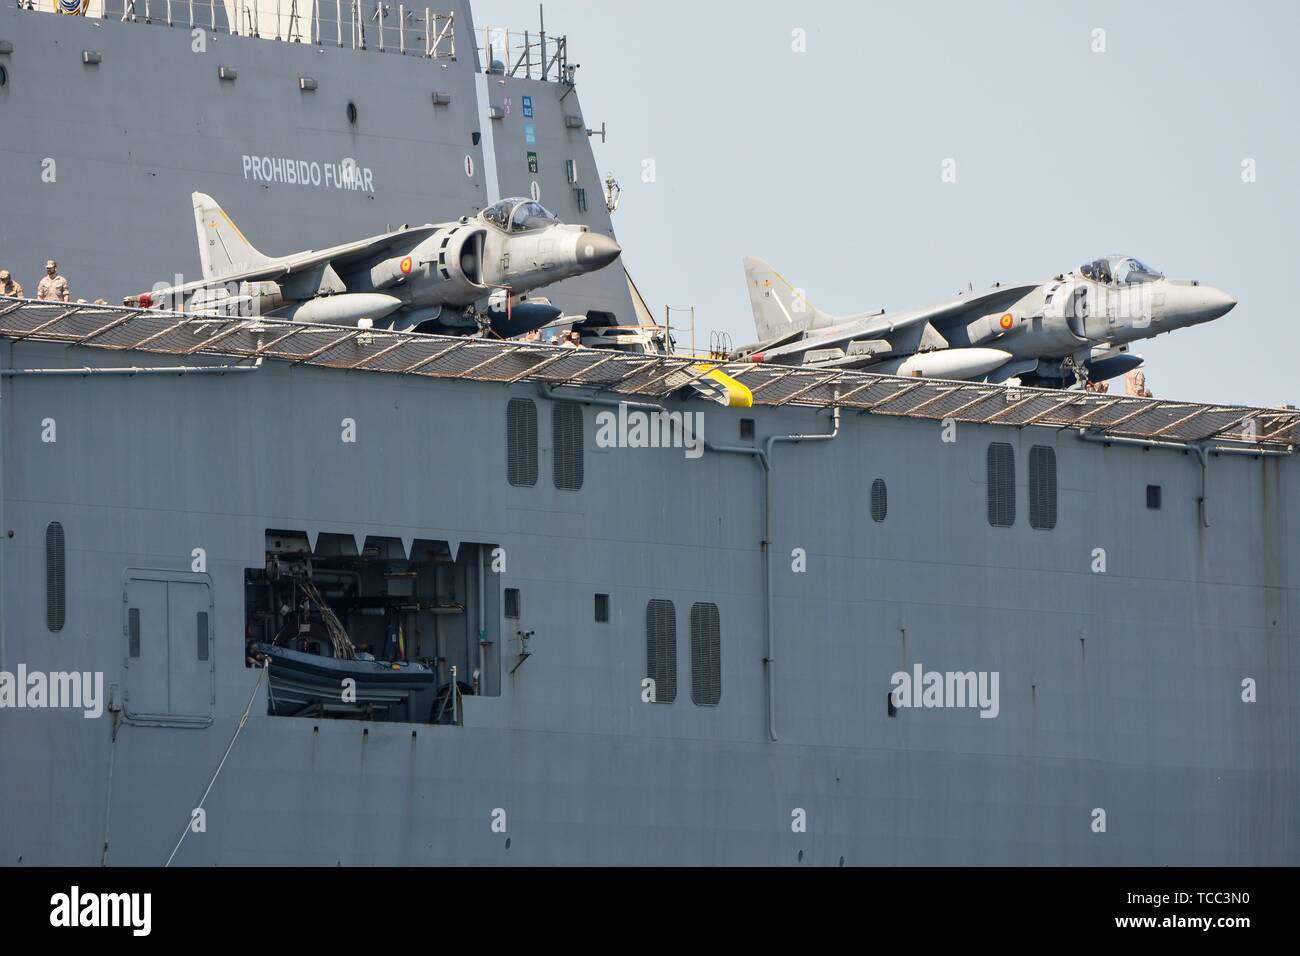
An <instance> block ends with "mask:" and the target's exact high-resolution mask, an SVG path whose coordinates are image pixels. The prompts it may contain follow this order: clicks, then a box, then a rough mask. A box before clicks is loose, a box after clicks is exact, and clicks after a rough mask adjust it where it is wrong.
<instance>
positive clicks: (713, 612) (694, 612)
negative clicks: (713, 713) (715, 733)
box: [691, 604, 722, 707]
mask: <svg viewBox="0 0 1300 956" xmlns="http://www.w3.org/2000/svg"><path fill="white" fill-rule="evenodd" d="M721 699H722V623H721V619H720V616H719V614H718V606H717V605H716V604H692V605H691V700H693V701H694V702H695V703H696V704H698V705H699V706H700V707H716V706H717V705H718V701H719V700H721Z"/></svg>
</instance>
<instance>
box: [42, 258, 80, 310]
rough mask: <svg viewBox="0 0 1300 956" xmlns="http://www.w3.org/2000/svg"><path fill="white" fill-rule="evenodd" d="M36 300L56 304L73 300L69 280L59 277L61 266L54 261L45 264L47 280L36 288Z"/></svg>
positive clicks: (43, 280) (49, 260) (47, 261)
mask: <svg viewBox="0 0 1300 956" xmlns="http://www.w3.org/2000/svg"><path fill="white" fill-rule="evenodd" d="M36 298H38V299H52V300H54V301H55V302H67V301H68V300H69V299H71V298H72V293H71V292H69V291H68V280H67V279H65V278H63V276H61V275H59V264H58V263H57V262H55V261H54V260H53V259H48V260H46V262H45V278H44V279H42V280H41V281H40V283H39V284H37V286H36Z"/></svg>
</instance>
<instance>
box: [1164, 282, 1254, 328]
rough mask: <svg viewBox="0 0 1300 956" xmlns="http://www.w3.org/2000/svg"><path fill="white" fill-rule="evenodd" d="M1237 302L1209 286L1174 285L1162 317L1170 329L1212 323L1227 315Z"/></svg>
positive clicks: (1221, 291)
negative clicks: (1167, 322) (1167, 321)
mask: <svg viewBox="0 0 1300 956" xmlns="http://www.w3.org/2000/svg"><path fill="white" fill-rule="evenodd" d="M1236 304H1237V300H1236V299H1234V298H1233V297H1232V296H1230V295H1228V293H1226V292H1224V291H1223V290H1222V289H1216V288H1214V286H1209V285H1176V286H1173V287H1172V288H1171V289H1170V290H1169V301H1168V303H1167V304H1166V307H1165V309H1164V316H1165V318H1166V319H1167V320H1169V323H1170V327H1171V328H1181V327H1183V326H1188V325H1199V324H1200V323H1202V322H1212V321H1214V320H1215V319H1217V318H1219V317H1220V316H1223V315H1227V314H1228V312H1229V311H1230V310H1231V309H1232V307H1233V306H1234V305H1236Z"/></svg>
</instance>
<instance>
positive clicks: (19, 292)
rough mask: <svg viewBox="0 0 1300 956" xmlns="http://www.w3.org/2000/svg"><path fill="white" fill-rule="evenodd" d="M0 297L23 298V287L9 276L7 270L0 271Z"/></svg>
mask: <svg viewBox="0 0 1300 956" xmlns="http://www.w3.org/2000/svg"><path fill="white" fill-rule="evenodd" d="M0 295H8V296H12V297H13V298H15V299H21V298H22V297H23V287H22V286H20V285H19V284H18V280H16V279H15V278H14V277H13V276H11V275H10V274H9V270H8V269H0Z"/></svg>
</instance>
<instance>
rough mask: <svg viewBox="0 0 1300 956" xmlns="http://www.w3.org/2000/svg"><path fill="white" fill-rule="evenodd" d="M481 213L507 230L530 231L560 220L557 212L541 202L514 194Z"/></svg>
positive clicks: (486, 218)
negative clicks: (553, 211)
mask: <svg viewBox="0 0 1300 956" xmlns="http://www.w3.org/2000/svg"><path fill="white" fill-rule="evenodd" d="M480 215H481V216H482V217H483V218H484V219H485V220H486V221H487V222H490V223H492V225H494V226H496V227H497V228H498V229H504V230H506V231H507V232H528V231H529V230H531V229H544V228H546V227H547V226H554V225H555V224H556V223H558V222H559V221H560V220H559V219H557V218H556V216H555V214H554V213H552V212H551V211H550V210H549V209H547V208H546V207H545V206H543V205H542V204H541V203H539V202H534V201H533V200H531V199H525V198H523V197H522V196H513V197H511V198H509V199H502V200H501V201H500V202H496V203H493V204H492V205H491V206H488V207H487V208H486V209H484V210H483V212H482V213H480Z"/></svg>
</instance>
